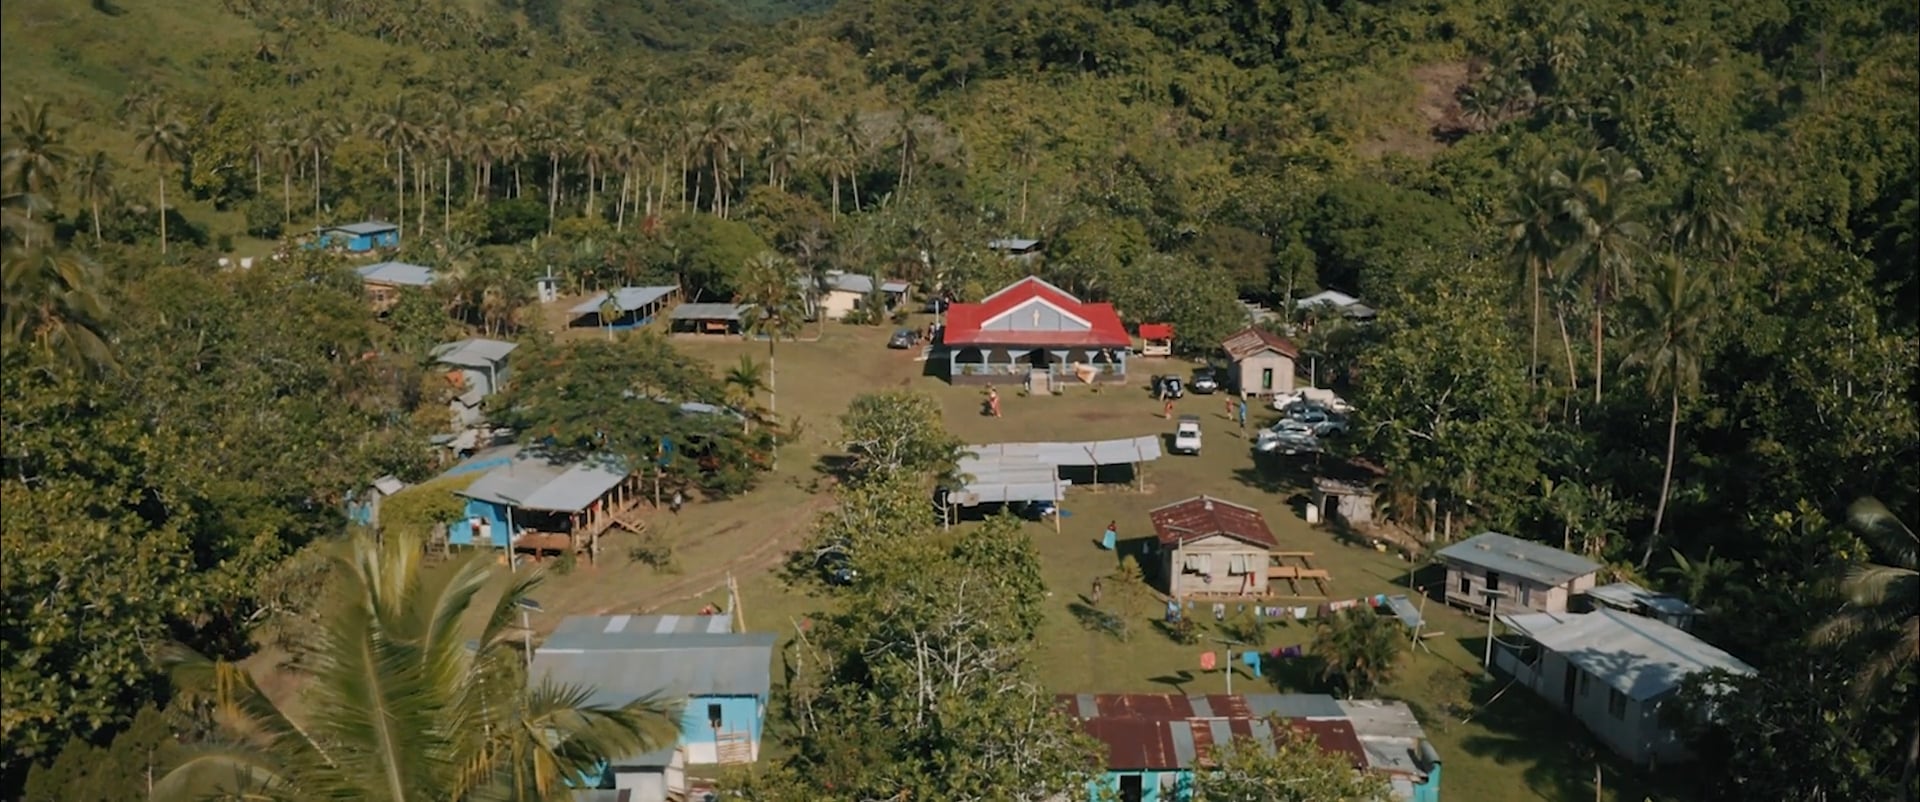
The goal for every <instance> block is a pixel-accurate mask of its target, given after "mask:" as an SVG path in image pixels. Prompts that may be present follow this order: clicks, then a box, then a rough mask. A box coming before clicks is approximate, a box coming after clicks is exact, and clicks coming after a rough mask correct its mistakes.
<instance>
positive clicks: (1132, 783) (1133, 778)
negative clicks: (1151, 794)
mask: <svg viewBox="0 0 1920 802" xmlns="http://www.w3.org/2000/svg"><path fill="white" fill-rule="evenodd" d="M1143 785H1144V783H1142V782H1141V779H1140V775H1138V774H1125V775H1121V777H1120V802H1140V800H1142V799H1143V798H1145V796H1146V789H1145V788H1144V787H1142V786H1143Z"/></svg>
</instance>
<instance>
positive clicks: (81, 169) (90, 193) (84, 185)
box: [73, 150, 113, 245]
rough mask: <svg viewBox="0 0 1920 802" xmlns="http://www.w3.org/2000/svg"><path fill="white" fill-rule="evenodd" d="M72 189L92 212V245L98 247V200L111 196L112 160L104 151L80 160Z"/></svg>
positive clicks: (90, 154)
mask: <svg viewBox="0 0 1920 802" xmlns="http://www.w3.org/2000/svg"><path fill="white" fill-rule="evenodd" d="M73 188H74V191H75V192H76V193H77V194H79V196H80V201H81V202H82V203H85V204H87V208H88V209H89V210H90V211H92V212H93V244H95V245H99V244H100V200H101V199H102V198H106V197H109V196H111V195H112V194H113V160H112V159H110V158H107V154H106V151H101V150H96V151H94V152H92V153H89V154H87V156H86V158H84V159H81V160H80V163H79V165H77V166H76V167H74V170H73Z"/></svg>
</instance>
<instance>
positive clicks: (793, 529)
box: [594, 494, 834, 615]
mask: <svg viewBox="0 0 1920 802" xmlns="http://www.w3.org/2000/svg"><path fill="white" fill-rule="evenodd" d="M833 503H834V497H833V496H832V495H826V494H823V495H819V496H815V497H814V498H813V499H812V500H811V501H808V502H807V504H806V506H805V507H802V508H801V509H800V510H799V514H798V515H794V516H791V517H788V518H787V519H786V521H785V523H784V524H783V525H781V526H779V527H778V528H777V529H776V530H775V531H774V532H773V533H772V536H771V537H768V538H767V539H765V540H763V541H761V542H760V545H758V546H755V547H753V549H752V550H750V551H748V552H747V553H745V554H741V555H739V556H737V557H734V558H733V559H731V560H728V561H726V562H725V563H722V564H720V565H716V566H714V567H712V568H709V569H707V570H704V571H699V572H697V573H694V574H691V575H688V576H684V577H681V578H679V579H677V580H675V581H674V582H673V583H672V584H669V585H667V586H665V587H663V588H660V589H659V590H656V591H654V592H652V593H650V594H647V597H646V598H643V599H636V600H634V601H629V602H624V603H621V604H617V605H613V606H611V607H605V608H601V609H600V610H597V611H595V613H594V614H595V615H614V614H617V613H621V612H628V613H631V614H634V615H645V614H647V613H651V612H653V611H654V610H658V609H660V608H662V607H665V606H667V605H669V604H674V603H676V602H683V601H686V600H688V599H692V598H697V597H699V596H704V595H706V594H708V593H712V592H714V591H715V590H719V589H720V588H723V587H726V584H727V574H729V573H732V574H733V575H734V576H735V577H737V578H745V577H748V576H752V575H754V574H757V573H759V572H761V571H767V570H771V569H773V568H774V567H776V566H778V565H779V564H780V563H781V562H782V561H783V560H785V559H786V558H787V553H788V552H789V551H791V550H793V549H794V548H795V547H797V546H799V545H800V541H801V540H802V539H804V537H805V535H806V531H807V529H808V527H811V526H812V525H813V520H814V518H815V517H816V516H818V515H819V514H820V513H821V512H822V511H824V510H826V509H827V508H828V507H831V506H833Z"/></svg>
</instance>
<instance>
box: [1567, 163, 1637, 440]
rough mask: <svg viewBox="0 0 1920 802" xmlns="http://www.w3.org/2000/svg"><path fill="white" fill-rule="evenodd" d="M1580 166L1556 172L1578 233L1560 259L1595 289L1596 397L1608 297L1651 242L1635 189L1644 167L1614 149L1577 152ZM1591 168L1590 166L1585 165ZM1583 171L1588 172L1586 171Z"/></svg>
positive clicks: (1629, 279)
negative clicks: (1596, 152) (1627, 159)
mask: <svg viewBox="0 0 1920 802" xmlns="http://www.w3.org/2000/svg"><path fill="white" fill-rule="evenodd" d="M1574 161H1575V163H1577V164H1578V165H1580V169H1578V170H1562V171H1561V172H1560V173H1559V174H1558V175H1556V176H1555V180H1556V183H1558V184H1559V185H1560V186H1561V187H1562V188H1564V189H1565V190H1566V192H1567V196H1566V198H1565V200H1564V201H1562V204H1563V206H1562V211H1564V212H1565V213H1566V215H1567V218H1568V221H1569V222H1570V223H1571V225H1572V226H1573V228H1574V231H1575V232H1576V234H1575V236H1574V237H1573V239H1572V241H1571V242H1570V243H1569V245H1568V248H1567V250H1566V252H1565V253H1563V254H1562V256H1561V258H1562V260H1564V261H1565V262H1566V264H1567V265H1568V267H1569V268H1570V269H1571V270H1572V271H1573V275H1575V276H1578V277H1580V278H1582V279H1584V280H1585V282H1586V284H1587V287H1588V289H1589V290H1590V291H1591V292H1592V294H1593V402H1594V403H1595V404H1598V403H1600V399H1601V388H1602V385H1603V383H1604V381H1603V380H1604V366H1605V359H1604V357H1605V349H1606V344H1605V338H1606V310H1607V302H1608V301H1609V300H1610V299H1611V298H1612V297H1613V295H1614V294H1615V293H1618V292H1619V291H1620V290H1621V288H1623V287H1625V286H1626V285H1627V284H1629V283H1630V282H1632V281H1633V273H1634V265H1635V263H1636V261H1637V260H1638V259H1639V256H1640V251H1641V247H1642V246H1643V245H1644V243H1645V242H1646V238H1647V236H1646V235H1647V232H1646V227H1645V226H1644V225H1642V224H1641V222H1640V212H1641V209H1640V206H1639V204H1638V203H1636V202H1635V198H1634V197H1633V193H1632V188H1633V187H1634V186H1635V185H1636V184H1638V183H1639V182H1640V171H1639V170H1638V169H1636V168H1634V167H1632V166H1629V165H1628V164H1627V163H1626V161H1625V159H1623V158H1621V157H1620V156H1619V155H1618V154H1615V153H1612V152H1603V153H1599V154H1591V155H1588V156H1585V157H1576V159H1575V160H1574ZM1589 166H1590V167H1591V168H1592V169H1591V170H1587V169H1585V168H1587V167H1589ZM1582 172H1584V173H1585V174H1584V175H1581V173H1582Z"/></svg>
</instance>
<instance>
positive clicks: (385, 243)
mask: <svg viewBox="0 0 1920 802" xmlns="http://www.w3.org/2000/svg"><path fill="white" fill-rule="evenodd" d="M316 244H317V245H319V246H320V247H322V248H342V249H345V250H346V251H347V252H348V253H367V252H369V251H374V250H379V249H382V248H398V247H400V226H398V225H396V224H394V223H379V222H374V221H371V220H369V221H367V222H364V223H348V224H346V225H342V226H330V227H328V228H323V229H320V237H319V239H318V240H317V241H316Z"/></svg>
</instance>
